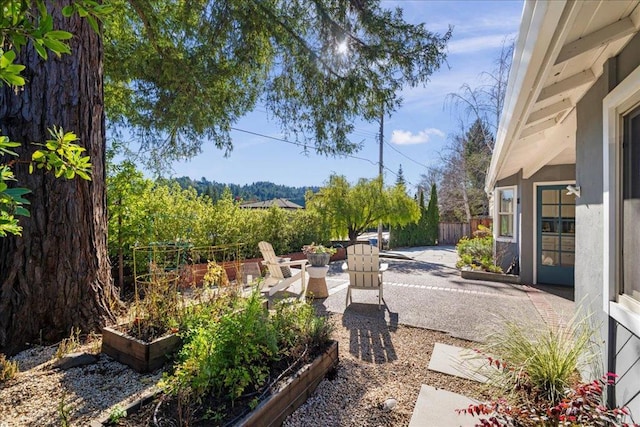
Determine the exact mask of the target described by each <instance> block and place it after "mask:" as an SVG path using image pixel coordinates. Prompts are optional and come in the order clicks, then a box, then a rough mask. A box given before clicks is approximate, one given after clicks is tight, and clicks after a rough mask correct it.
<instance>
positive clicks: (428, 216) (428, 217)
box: [389, 184, 440, 248]
mask: <svg viewBox="0 0 640 427" xmlns="http://www.w3.org/2000/svg"><path fill="white" fill-rule="evenodd" d="M419 206H420V219H419V220H418V221H417V222H415V223H412V224H408V225H406V226H404V227H395V228H393V229H392V230H391V236H390V238H389V246H390V247H392V248H398V247H411V246H434V245H437V244H438V231H439V223H440V214H439V211H438V195H437V192H436V185H435V184H433V185H432V186H431V196H430V198H429V205H428V207H427V208H425V206H424V191H420V202H419Z"/></svg>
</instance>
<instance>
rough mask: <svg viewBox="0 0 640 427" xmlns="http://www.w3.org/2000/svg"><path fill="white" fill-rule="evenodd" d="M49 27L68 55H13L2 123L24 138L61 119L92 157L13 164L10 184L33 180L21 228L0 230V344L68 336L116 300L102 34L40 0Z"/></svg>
mask: <svg viewBox="0 0 640 427" xmlns="http://www.w3.org/2000/svg"><path fill="white" fill-rule="evenodd" d="M46 3H47V9H48V10H49V11H50V13H51V14H52V15H53V17H54V28H56V29H60V30H66V31H69V32H71V33H72V34H73V35H74V37H73V39H72V40H71V43H70V45H71V51H72V53H71V55H63V56H62V57H61V58H56V57H55V55H53V54H51V53H50V54H49V59H48V60H47V61H44V60H42V59H41V58H40V57H39V56H38V55H37V54H36V52H35V50H34V49H33V48H31V47H30V46H29V47H27V48H24V49H23V50H22V52H21V54H20V57H19V59H18V61H16V62H18V63H21V64H23V65H25V66H26V69H25V70H24V72H23V75H24V76H25V77H26V79H27V84H26V86H24V88H23V89H21V90H19V91H17V92H15V91H13V90H11V89H10V88H7V87H6V86H4V87H3V88H2V89H1V90H0V130H1V131H2V134H4V135H8V136H9V137H10V138H11V140H12V141H19V142H22V143H23V146H22V147H21V148H20V151H19V154H20V160H22V161H24V160H28V159H30V158H31V153H32V152H33V149H34V148H33V147H32V146H30V144H29V142H32V141H36V142H43V141H44V140H46V139H48V138H49V137H50V136H49V134H48V132H47V129H48V128H52V127H53V126H54V125H57V126H62V127H63V128H64V130H65V131H73V132H75V133H76V135H77V136H78V137H79V138H80V142H79V144H80V145H82V146H84V147H85V148H86V149H87V154H88V155H90V156H91V163H92V164H93V171H92V177H93V178H92V181H84V180H82V179H77V178H76V179H73V180H65V179H63V178H60V179H56V178H55V177H54V176H53V174H52V173H43V172H42V171H41V170H36V172H34V173H33V174H32V175H30V174H29V172H28V166H27V165H26V164H18V165H17V166H16V167H15V168H14V172H15V173H16V177H17V179H18V184H17V185H19V186H21V187H27V188H29V189H31V191H32V194H30V195H28V199H29V200H30V201H31V205H30V206H28V208H29V210H30V211H31V217H30V218H21V220H20V224H21V225H22V227H23V234H22V237H6V238H0V352H4V353H8V354H12V353H15V352H16V351H18V350H20V349H22V348H24V347H25V346H26V345H28V343H34V342H37V341H38V340H39V339H42V340H45V341H47V342H53V341H57V340H59V339H60V338H61V337H63V336H68V334H69V332H70V329H71V327H72V326H75V327H79V328H80V329H81V330H83V331H89V330H94V329H97V328H99V327H100V326H102V325H104V323H105V322H106V321H107V320H110V319H113V314H112V313H111V310H110V301H116V296H115V293H114V288H113V284H112V280H111V271H110V268H109V260H108V257H107V222H106V221H107V217H106V193H105V118H104V108H103V88H102V57H103V53H102V42H101V40H100V36H99V35H98V34H96V33H95V32H94V31H93V30H92V29H91V27H90V26H89V24H88V22H87V21H86V20H85V19H81V18H79V17H77V16H74V17H72V18H68V19H67V18H62V15H61V10H62V8H63V7H64V6H65V5H66V4H67V3H68V2H66V1H47V2H46Z"/></svg>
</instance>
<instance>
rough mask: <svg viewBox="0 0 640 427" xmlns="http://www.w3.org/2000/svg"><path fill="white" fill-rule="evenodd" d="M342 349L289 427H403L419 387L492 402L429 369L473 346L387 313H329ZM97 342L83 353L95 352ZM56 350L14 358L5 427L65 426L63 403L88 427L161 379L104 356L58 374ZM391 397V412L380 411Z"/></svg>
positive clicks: (4, 401) (3, 393) (5, 388)
mask: <svg viewBox="0 0 640 427" xmlns="http://www.w3.org/2000/svg"><path fill="white" fill-rule="evenodd" d="M330 316H331V319H332V321H333V322H334V324H335V326H336V329H335V332H334V337H335V339H337V340H338V342H339V351H340V364H339V367H338V369H337V371H336V374H335V375H334V376H333V377H332V378H331V379H325V380H323V381H322V382H321V383H320V385H319V386H318V388H317V390H316V392H315V393H314V395H313V396H312V397H311V398H310V399H309V400H308V401H307V403H306V404H305V405H303V406H302V407H300V408H299V409H298V410H297V411H296V412H295V413H294V414H292V415H291V416H290V417H289V418H288V419H287V421H286V422H285V425H286V426H329V425H330V426H405V425H407V424H408V423H409V420H410V418H411V413H412V411H413V406H414V404H415V401H416V399H417V397H418V393H419V391H420V385H421V384H428V385H432V386H435V387H441V388H444V389H447V390H450V391H454V392H464V393H465V394H466V395H468V396H471V397H476V398H486V396H485V395H483V391H482V386H480V385H478V384H475V383H473V382H470V381H466V380H463V379H458V378H455V377H451V376H448V375H444V374H439V373H436V372H430V371H428V369H427V365H428V363H429V358H430V355H431V352H432V350H433V346H434V344H435V343H436V342H442V343H446V344H451V345H457V346H463V347H473V344H472V343H471V342H469V341H464V340H460V339H456V338H452V337H451V336H449V335H447V334H445V333H442V332H436V331H431V330H426V329H420V328H414V327H407V326H402V325H389V324H387V322H386V321H385V320H384V316H383V314H382V313H380V315H378V316H375V315H374V316H363V315H360V314H353V313H347V314H345V315H344V316H343V315H340V314H330ZM97 344H98V343H97V342H94V343H91V344H87V345H85V346H84V347H83V348H82V350H84V351H87V352H91V351H95V350H96V349H97V348H99V347H98V346H97ZM54 354H55V347H39V348H35V349H31V350H28V351H25V352H22V353H20V354H19V355H18V356H16V357H15V358H14V360H17V361H18V362H19V363H20V370H21V372H20V373H19V374H18V376H17V377H16V378H15V379H13V380H10V381H8V382H6V383H4V384H1V385H0V426H2V427H14V426H53V425H61V415H62V413H63V411H61V410H60V404H61V402H64V407H65V411H64V412H66V413H68V416H69V420H70V425H73V426H84V425H87V424H88V423H89V421H90V420H91V419H94V418H97V417H100V416H104V415H108V414H109V413H110V412H111V411H112V410H113V408H115V407H116V406H121V407H122V406H125V405H126V403H128V402H131V401H133V400H135V399H137V398H139V397H140V396H141V394H142V393H144V392H145V391H147V392H148V390H149V389H150V388H151V387H152V386H153V385H154V384H155V383H156V382H157V381H158V380H159V378H160V377H161V373H160V372H156V373H153V374H146V375H141V374H138V373H135V372H134V371H132V370H131V369H129V368H127V367H126V366H124V365H122V364H120V363H117V362H113V361H112V360H111V359H110V358H108V357H107V356H104V355H100V356H99V357H98V361H97V362H96V363H93V364H90V365H87V366H84V367H78V368H72V369H69V370H67V371H60V370H58V369H52V367H51V364H52V360H53V358H54ZM388 398H393V399H396V400H397V402H398V403H397V406H396V407H395V408H394V409H393V410H392V411H388V412H386V411H384V410H383V409H382V404H383V402H384V401H385V400H386V399H388Z"/></svg>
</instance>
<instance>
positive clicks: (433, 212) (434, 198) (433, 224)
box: [426, 183, 440, 245]
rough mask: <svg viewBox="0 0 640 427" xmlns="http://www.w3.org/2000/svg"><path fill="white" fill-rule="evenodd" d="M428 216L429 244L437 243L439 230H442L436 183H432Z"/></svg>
mask: <svg viewBox="0 0 640 427" xmlns="http://www.w3.org/2000/svg"><path fill="white" fill-rule="evenodd" d="M426 217H427V225H426V230H427V233H426V234H427V236H426V237H427V239H426V240H427V242H428V243H427V244H428V245H437V244H438V232H439V230H440V210H439V208H438V192H437V189H436V184H435V183H433V184H431V195H430V197H429V205H428V207H427V212H426Z"/></svg>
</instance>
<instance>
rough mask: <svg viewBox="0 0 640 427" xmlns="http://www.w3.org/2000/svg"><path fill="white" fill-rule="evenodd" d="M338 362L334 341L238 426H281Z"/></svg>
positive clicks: (335, 342)
mask: <svg viewBox="0 0 640 427" xmlns="http://www.w3.org/2000/svg"><path fill="white" fill-rule="evenodd" d="M337 365H338V342H337V341H333V342H332V343H331V344H330V345H329V348H328V349H327V350H325V352H324V353H322V354H321V355H320V356H318V357H316V359H315V360H314V361H313V362H312V363H311V364H310V365H307V366H306V367H304V368H302V369H301V370H300V371H298V372H297V374H296V375H295V377H293V379H292V380H291V382H289V383H288V384H287V385H286V386H284V387H283V388H282V389H281V390H280V391H278V392H276V393H274V394H272V395H271V396H269V397H268V398H267V400H265V401H263V402H262V403H260V404H259V405H258V406H257V407H256V409H254V410H253V411H252V412H251V413H250V414H248V415H247V416H246V417H245V418H243V419H242V420H241V421H240V422H239V423H238V424H236V426H238V427H271V426H280V425H282V422H283V421H284V419H285V418H287V417H288V416H289V415H291V414H292V413H293V411H295V410H296V409H298V408H299V407H300V406H301V405H302V404H303V403H304V402H306V401H307V399H308V398H309V396H311V394H312V393H313V392H314V390H315V389H316V387H317V386H318V384H320V381H322V379H323V378H324V377H325V376H326V375H327V373H328V372H330V371H331V370H332V369H334V368H335V367H336V366H337Z"/></svg>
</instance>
